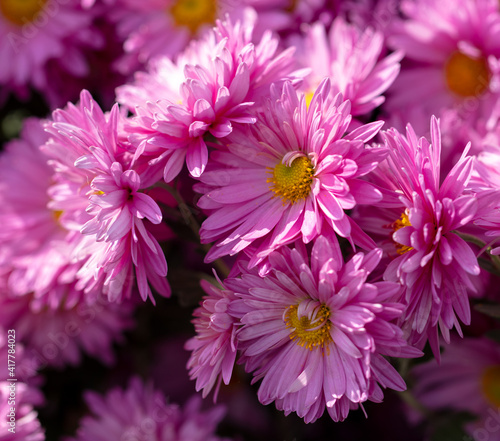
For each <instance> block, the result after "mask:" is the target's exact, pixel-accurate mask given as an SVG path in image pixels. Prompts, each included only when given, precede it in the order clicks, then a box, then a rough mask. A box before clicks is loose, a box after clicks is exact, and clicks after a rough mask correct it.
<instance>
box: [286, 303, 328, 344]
mask: <svg viewBox="0 0 500 441" xmlns="http://www.w3.org/2000/svg"><path fill="white" fill-rule="evenodd" d="M298 309H299V305H291V306H289V307H288V309H287V310H286V312H285V315H284V319H285V323H286V326H287V328H291V329H293V332H292V333H291V334H290V339H291V340H295V341H296V342H297V344H298V345H299V346H302V347H305V348H307V349H309V350H311V351H312V350H313V349H314V348H325V347H327V346H328V344H329V343H331V342H332V337H331V335H330V329H331V327H332V322H331V321H330V314H331V312H330V308H328V306H326V305H318V307H317V308H316V309H315V310H314V311H313V313H312V314H311V316H310V317H309V316H307V315H303V316H301V317H299V316H298Z"/></svg>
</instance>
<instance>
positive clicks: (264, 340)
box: [224, 236, 420, 423]
mask: <svg viewBox="0 0 500 441" xmlns="http://www.w3.org/2000/svg"><path fill="white" fill-rule="evenodd" d="M381 255H382V253H381V251H380V250H378V249H376V250H373V251H371V252H369V253H368V254H366V255H364V254H363V253H358V254H356V255H355V256H354V257H353V258H352V259H351V260H349V261H348V262H346V263H345V264H344V263H343V258H342V254H341V251H340V247H339V245H338V242H337V241H336V240H333V241H329V240H328V239H326V238H325V237H322V236H320V237H318V238H317V239H316V240H315V242H314V245H313V247H312V251H311V254H310V258H309V257H308V254H307V252H306V250H305V247H304V246H303V245H302V244H301V243H300V242H297V246H296V248H295V249H293V250H291V249H289V248H288V247H283V248H282V249H281V250H279V251H276V252H274V253H273V254H271V255H270V256H269V261H270V265H271V271H270V272H269V273H268V274H267V276H266V277H265V278H262V277H260V276H259V275H258V272H257V270H256V269H253V270H244V271H243V274H242V276H241V278H233V279H226V280H225V282H224V285H225V287H226V288H227V289H231V290H232V291H234V293H235V294H236V296H237V297H240V299H239V300H237V301H234V302H232V303H231V305H230V312H231V313H233V314H234V315H235V316H236V317H238V318H239V319H240V321H241V328H240V329H239V330H238V332H237V335H236V336H237V340H238V349H239V350H240V351H241V353H242V361H244V362H245V365H246V369H247V371H253V372H254V378H255V380H259V379H261V380H262V382H261V385H260V387H259V391H258V397H259V400H260V402H261V403H263V404H269V403H271V402H273V401H275V402H276V407H277V408H278V409H280V410H284V411H285V414H286V415H288V414H289V413H290V412H297V414H298V415H299V416H300V417H302V418H304V420H305V422H306V423H309V422H313V421H315V420H316V419H318V418H319V417H320V416H321V415H322V414H323V412H324V410H325V408H326V410H327V411H328V413H329V414H330V416H331V417H332V419H333V420H334V421H340V420H343V419H345V418H346V417H347V414H348V413H349V410H350V409H354V408H357V407H358V405H360V404H362V403H363V402H364V401H367V400H371V401H376V402H380V401H381V400H382V398H383V393H382V390H381V388H380V386H382V387H384V388H385V387H390V388H392V389H395V390H404V389H405V383H404V381H403V379H402V378H401V377H400V376H399V374H398V373H397V371H396V370H395V369H394V368H393V367H392V366H391V365H390V364H389V363H388V362H387V361H386V360H385V359H384V358H383V357H382V355H389V356H397V357H413V356H416V355H419V354H420V351H418V350H416V349H414V348H411V347H409V346H407V343H406V341H405V340H404V339H403V333H402V331H401V329H399V328H398V327H397V326H396V325H394V324H393V323H391V322H392V321H393V320H394V319H395V318H398V317H399V316H400V315H401V314H402V312H403V309H404V307H403V305H402V304H400V303H395V302H393V301H392V299H393V298H394V297H395V296H397V295H398V292H399V290H400V286H399V285H398V284H396V283H391V282H376V283H368V282H367V277H368V276H369V274H370V273H371V272H372V271H373V269H374V268H375V267H376V266H377V264H378V262H379V260H380V257H381Z"/></svg>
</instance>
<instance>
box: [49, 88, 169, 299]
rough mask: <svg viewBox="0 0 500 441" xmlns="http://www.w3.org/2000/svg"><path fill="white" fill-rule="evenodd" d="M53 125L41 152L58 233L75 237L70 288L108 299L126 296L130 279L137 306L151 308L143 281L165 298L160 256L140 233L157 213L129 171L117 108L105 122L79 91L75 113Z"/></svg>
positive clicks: (58, 115)
mask: <svg viewBox="0 0 500 441" xmlns="http://www.w3.org/2000/svg"><path fill="white" fill-rule="evenodd" d="M53 119H54V121H53V122H50V123H47V125H46V130H47V131H48V132H49V133H50V134H51V135H52V137H51V139H50V140H49V141H48V142H47V143H46V144H45V145H44V146H43V151H44V152H45V153H46V154H47V155H48V156H49V157H50V158H52V160H51V163H52V165H53V167H54V170H55V172H56V173H55V175H54V178H53V179H54V182H55V184H54V185H52V186H51V188H50V189H49V194H50V196H51V199H52V200H51V201H50V203H49V208H50V209H52V210H55V211H58V212H61V213H62V214H61V216H60V218H59V222H60V223H61V225H62V226H63V227H64V228H66V229H67V230H69V231H74V232H78V233H79V234H81V235H83V236H82V240H80V241H79V243H78V246H77V247H76V249H75V250H74V253H73V259H74V260H75V261H78V262H81V263H82V267H81V268H80V269H79V271H78V273H77V276H76V277H77V278H78V279H79V283H78V284H77V288H78V289H84V290H85V291H86V292H88V291H95V290H101V289H102V290H103V292H104V293H105V294H107V296H108V298H109V299H110V300H116V299H118V298H122V297H128V296H129V295H130V292H131V290H132V288H133V286H134V281H135V279H137V285H138V287H139V292H140V295H141V297H142V299H143V300H146V299H147V298H148V297H149V298H150V299H151V300H152V301H154V299H153V296H152V292H151V289H150V287H149V284H148V282H151V284H152V285H153V286H154V288H155V289H156V290H157V291H158V293H159V294H161V295H164V296H168V295H170V287H169V285H168V283H167V281H166V278H165V276H166V274H167V263H166V261H165V256H164V253H163V251H162V249H161V247H160V245H159V244H158V241H157V240H156V239H155V237H154V236H153V235H152V233H151V232H150V231H148V227H147V226H148V222H151V223H152V224H159V223H160V222H161V220H162V213H161V210H160V208H159V206H158V205H157V203H156V202H155V201H154V200H153V199H152V198H151V197H150V196H148V195H147V194H146V193H145V192H144V188H145V187H144V185H143V184H142V183H141V178H140V176H139V174H138V172H137V171H135V170H134V169H133V162H132V155H131V154H129V153H128V151H127V149H131V146H130V145H129V144H128V143H127V142H126V141H125V140H124V139H122V137H121V136H120V126H121V118H120V114H119V110H118V106H116V105H115V106H114V107H113V109H112V110H111V112H110V113H109V114H106V115H105V114H104V113H103V112H102V110H101V109H100V108H99V106H98V105H97V103H95V102H94V101H93V99H92V97H91V96H90V94H89V93H88V92H87V91H83V92H82V94H81V97H80V103H79V104H78V105H77V106H74V105H72V104H69V105H68V106H67V108H66V109H65V110H56V111H55V112H54V114H53Z"/></svg>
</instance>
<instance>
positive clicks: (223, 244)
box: [196, 79, 387, 266]
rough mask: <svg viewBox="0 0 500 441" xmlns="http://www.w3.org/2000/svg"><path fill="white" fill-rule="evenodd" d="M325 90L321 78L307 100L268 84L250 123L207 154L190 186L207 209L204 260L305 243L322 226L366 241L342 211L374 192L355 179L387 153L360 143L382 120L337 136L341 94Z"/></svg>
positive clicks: (343, 126)
mask: <svg viewBox="0 0 500 441" xmlns="http://www.w3.org/2000/svg"><path fill="white" fill-rule="evenodd" d="M281 92H282V93H281ZM329 93H330V82H329V80H328V79H326V80H325V81H323V82H322V83H321V85H320V86H319V87H318V89H317V90H316V91H315V93H314V96H313V98H312V100H311V103H310V105H309V106H307V104H306V98H305V97H304V95H299V94H297V92H296V91H295V90H294V89H293V87H292V86H291V84H290V83H286V84H285V85H284V87H283V90H282V91H281V90H278V89H277V88H275V87H273V88H272V91H271V99H270V100H269V101H268V103H267V107H266V108H265V109H264V110H263V112H262V113H259V114H258V123H257V124H256V125H255V127H253V128H252V130H251V131H250V130H248V131H239V132H235V133H234V134H233V135H231V136H230V137H229V138H228V146H227V151H221V152H214V153H213V154H212V156H211V163H212V166H211V168H210V169H209V170H208V171H207V172H205V173H204V174H203V175H202V176H201V178H200V180H201V182H202V183H203V185H201V184H200V185H198V186H197V187H196V188H197V190H198V191H200V192H203V193H204V195H203V196H202V197H201V199H200V200H199V202H198V205H199V207H200V208H202V209H204V210H206V211H207V212H208V213H209V216H208V219H207V220H205V222H204V223H203V225H202V227H201V230H200V235H201V240H202V242H205V243H206V242H212V241H216V243H215V246H214V247H212V249H211V250H210V251H209V253H208V254H207V260H208V261H211V260H214V259H217V258H219V257H221V256H224V255H227V254H229V255H234V254H236V253H238V252H240V251H242V250H244V249H245V248H247V247H248V246H249V245H251V244H252V249H251V251H250V253H251V254H252V255H253V257H252V258H251V260H250V265H251V266H253V265H256V264H257V263H258V262H259V261H261V260H262V259H263V258H265V257H266V256H267V255H268V254H269V253H270V252H272V251H273V250H274V249H276V248H278V247H280V246H281V245H284V244H286V243H291V242H293V241H294V240H296V239H297V238H302V239H303V240H304V242H310V241H311V240H313V239H314V238H315V237H317V236H318V235H319V234H320V233H321V231H322V228H325V227H327V228H330V229H333V230H334V231H335V232H336V233H337V234H339V235H340V236H342V237H346V238H348V239H349V240H351V241H352V242H354V243H355V244H358V245H360V246H362V247H364V248H367V249H370V248H373V247H374V243H373V241H372V240H371V239H370V238H369V237H368V236H367V235H366V234H365V233H363V231H362V230H361V229H360V228H359V227H358V226H357V225H356V224H355V223H354V222H353V221H352V219H351V218H350V217H349V216H348V215H347V214H346V213H345V210H349V209H351V208H353V207H354V206H356V204H373V203H375V202H377V201H378V200H380V199H381V194H380V192H378V190H376V189H375V187H373V186H372V185H371V184H369V183H367V182H365V181H363V180H361V179H360V178H361V177H363V176H365V175H366V174H368V173H369V172H371V171H372V170H373V169H375V168H376V167H377V164H378V163H379V162H380V161H381V160H383V159H384V157H385V155H386V153H387V151H386V149H385V148H367V147H365V142H367V141H368V140H370V139H371V138H372V137H373V136H375V134H376V133H377V132H378V131H379V129H380V127H381V125H382V123H379V122H376V123H371V124H367V125H364V126H361V127H359V128H358V129H356V130H354V131H353V132H351V133H349V134H347V135H345V133H346V130H347V128H348V126H349V123H350V121H351V115H350V114H349V110H350V107H349V102H348V101H342V97H341V96H337V97H336V98H335V99H333V100H332V99H331V97H330V95H329Z"/></svg>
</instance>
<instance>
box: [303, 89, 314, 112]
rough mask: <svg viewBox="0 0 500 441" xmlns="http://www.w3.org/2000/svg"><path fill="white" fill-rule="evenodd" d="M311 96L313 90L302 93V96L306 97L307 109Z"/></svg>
mask: <svg viewBox="0 0 500 441" xmlns="http://www.w3.org/2000/svg"><path fill="white" fill-rule="evenodd" d="M313 96H314V91H313V92H306V93H305V94H304V97H305V99H306V106H307V108H308V109H309V105H310V104H311V101H312V99H313Z"/></svg>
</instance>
